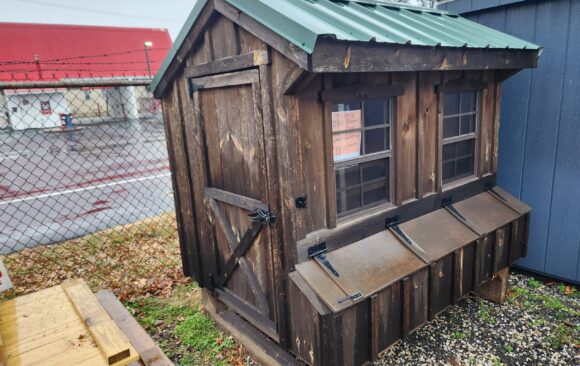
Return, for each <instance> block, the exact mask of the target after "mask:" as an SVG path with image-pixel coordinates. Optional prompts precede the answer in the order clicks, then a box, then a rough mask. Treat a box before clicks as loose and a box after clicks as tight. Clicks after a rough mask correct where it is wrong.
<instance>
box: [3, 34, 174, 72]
mask: <svg viewBox="0 0 580 366" xmlns="http://www.w3.org/2000/svg"><path fill="white" fill-rule="evenodd" d="M0 40H2V47H0V81H4V82H7V81H19V80H28V81H37V80H46V81H50V80H62V79H78V78H83V79H84V78H111V77H128V76H141V77H143V76H148V69H147V60H146V55H145V47H146V46H145V42H151V43H152V46H150V47H148V48H149V50H148V51H149V60H150V63H149V64H150V66H151V73H152V75H154V74H155V73H156V72H157V70H158V68H159V66H160V65H161V64H162V62H163V60H164V58H165V56H166V54H167V52H168V51H169V49H170V48H171V45H172V41H171V37H170V36H169V33H168V31H167V30H166V29H151V28H122V27H99V26H78V25H50V24H28V23H0Z"/></svg>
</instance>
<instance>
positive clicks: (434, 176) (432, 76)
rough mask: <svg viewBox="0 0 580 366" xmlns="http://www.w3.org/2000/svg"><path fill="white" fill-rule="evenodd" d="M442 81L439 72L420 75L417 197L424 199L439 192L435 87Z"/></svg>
mask: <svg viewBox="0 0 580 366" xmlns="http://www.w3.org/2000/svg"><path fill="white" fill-rule="evenodd" d="M440 81H441V75H440V73H439V72H421V73H420V74H419V93H418V101H417V103H418V111H419V115H418V126H417V130H418V133H417V135H418V138H417V151H418V153H417V156H418V159H417V181H418V184H417V196H418V198H423V197H425V196H426V195H428V194H431V193H434V192H438V191H439V182H440V178H439V175H438V171H439V169H438V168H437V164H438V160H437V148H438V145H439V144H438V143H437V141H438V134H437V124H438V122H437V94H436V93H435V85H436V84H437V83H438V82H440Z"/></svg>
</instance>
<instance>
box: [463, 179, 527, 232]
mask: <svg viewBox="0 0 580 366" xmlns="http://www.w3.org/2000/svg"><path fill="white" fill-rule="evenodd" d="M453 208H454V211H455V213H456V214H459V215H460V216H463V217H464V218H465V219H466V220H467V221H468V222H469V223H470V225H472V226H473V228H474V229H475V231H478V232H479V234H481V235H486V234H488V233H490V232H492V231H494V230H496V229H498V228H500V227H502V226H505V225H507V224H509V223H510V222H512V221H514V220H516V219H518V218H519V217H521V216H522V215H525V214H527V213H529V212H530V211H531V209H530V208H529V207H528V206H526V205H525V204H524V203H523V202H521V201H519V200H517V199H515V198H513V197H512V196H510V195H509V194H507V193H506V192H504V191H502V190H501V189H497V188H493V189H491V190H489V191H487V192H483V193H480V194H478V195H476V196H474V197H472V198H470V199H468V200H464V201H461V202H458V203H456V204H454V205H453Z"/></svg>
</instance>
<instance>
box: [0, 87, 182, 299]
mask: <svg viewBox="0 0 580 366" xmlns="http://www.w3.org/2000/svg"><path fill="white" fill-rule="evenodd" d="M149 82H150V80H149V79H148V78H118V77H116V78H109V79H105V78H99V79H92V78H82V79H78V78H77V79H70V80H59V81H49V82H46V81H32V80H30V81H27V80H22V79H21V78H20V77H19V80H18V81H8V82H6V81H4V82H2V83H0V258H1V259H2V260H3V261H4V263H5V265H6V267H7V269H8V271H9V273H10V275H11V277H12V280H13V282H14V285H15V290H14V293H13V294H11V295H20V294H24V293H29V292H32V291H36V290H39V289H42V288H46V287H49V286H53V285H56V284H59V283H60V282H62V281H63V280H65V279H69V278H76V277H82V278H84V279H85V280H86V281H87V282H88V283H89V284H90V285H91V286H92V287H93V289H94V290H97V289H100V288H110V289H112V290H114V291H115V292H116V294H117V295H118V296H119V297H121V298H125V299H126V298H130V297H132V296H134V295H137V294H159V293H160V292H164V291H170V289H171V288H172V286H173V285H174V284H175V283H176V282H179V281H183V277H182V273H181V261H180V255H179V243H178V237H177V231H176V223H175V215H174V201H173V195H172V186H171V176H170V169H169V162H168V156H167V147H166V142H165V131H164V126H163V117H162V111H161V105H160V102H159V101H158V100H155V99H153V97H152V95H151V93H150V92H149V90H148V88H147V85H148V84H149Z"/></svg>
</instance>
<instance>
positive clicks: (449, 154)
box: [443, 144, 455, 162]
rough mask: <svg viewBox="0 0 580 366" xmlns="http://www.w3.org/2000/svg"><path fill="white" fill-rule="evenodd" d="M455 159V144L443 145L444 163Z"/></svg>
mask: <svg viewBox="0 0 580 366" xmlns="http://www.w3.org/2000/svg"><path fill="white" fill-rule="evenodd" d="M454 159H455V144H447V145H443V161H444V162H446V161H449V160H454Z"/></svg>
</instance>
